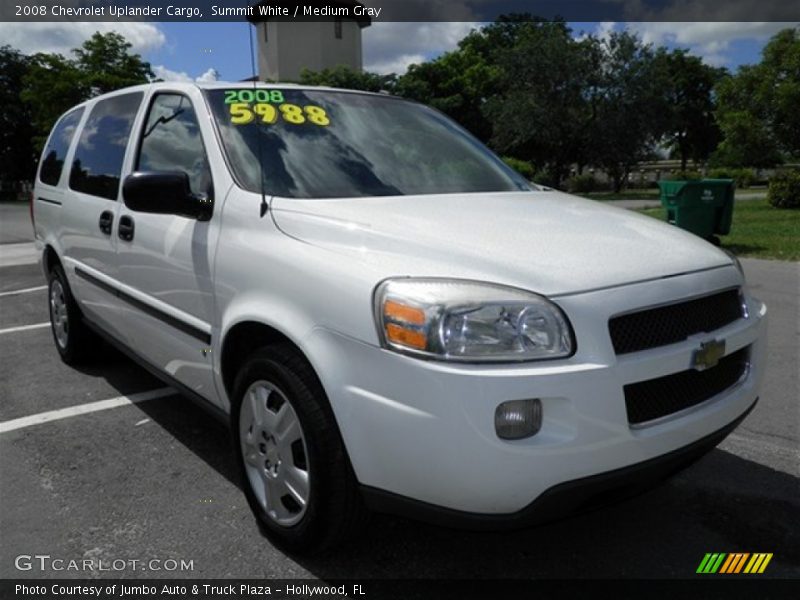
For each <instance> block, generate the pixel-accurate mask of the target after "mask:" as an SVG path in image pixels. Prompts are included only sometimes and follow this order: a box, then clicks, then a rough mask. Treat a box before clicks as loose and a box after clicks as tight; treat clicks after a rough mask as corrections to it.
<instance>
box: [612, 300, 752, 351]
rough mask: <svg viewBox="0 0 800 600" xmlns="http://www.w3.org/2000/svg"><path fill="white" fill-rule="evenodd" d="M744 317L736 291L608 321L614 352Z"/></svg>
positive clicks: (645, 346)
mask: <svg viewBox="0 0 800 600" xmlns="http://www.w3.org/2000/svg"><path fill="white" fill-rule="evenodd" d="M742 316H743V313H742V302H741V300H740V298H739V290H727V291H725V292H720V293H718V294H714V295H712V296H705V297H703V298H697V299H696V300H689V301H687V302H679V303H678V304H670V305H668V306H659V307H657V308H650V309H647V310H643V311H640V312H635V313H630V314H627V315H620V316H619V317H614V318H612V319H611V320H610V321H609V322H608V330H609V332H610V333H611V342H612V344H613V345H614V351H615V352H616V353H617V354H627V353H628V352H639V351H640V350H647V349H648V348H657V347H658V346H666V345H667V344H674V343H675V342H682V341H683V340H685V339H686V338H688V337H689V336H690V335H694V334H696V333H703V332H709V331H714V330H715V329H719V328H720V327H724V326H725V325H727V324H728V323H733V322H734V321H735V320H736V319H740V318H741V317H742Z"/></svg>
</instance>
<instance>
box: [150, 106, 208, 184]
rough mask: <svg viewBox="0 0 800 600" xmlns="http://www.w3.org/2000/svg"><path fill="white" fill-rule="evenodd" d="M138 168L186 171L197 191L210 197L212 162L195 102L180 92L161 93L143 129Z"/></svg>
mask: <svg viewBox="0 0 800 600" xmlns="http://www.w3.org/2000/svg"><path fill="white" fill-rule="evenodd" d="M136 170H137V171H183V172H184V173H186V174H187V175H189V185H190V187H191V190H192V192H193V193H194V194H200V195H203V196H206V197H210V196H211V193H212V187H211V170H210V169H209V166H208V158H207V157H206V150H205V146H203V138H202V136H201V134H200V125H199V124H198V122H197V115H196V114H195V112H194V108H192V103H191V101H190V100H189V98H187V97H186V96H182V95H180V94H158V95H157V96H156V97H155V98H154V99H153V103H152V105H151V106H150V114H149V115H148V117H147V123H146V124H145V127H144V132H143V133H142V141H141V145H140V147H139V159H138V161H137V164H136Z"/></svg>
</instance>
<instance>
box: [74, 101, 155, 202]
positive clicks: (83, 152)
mask: <svg viewBox="0 0 800 600" xmlns="http://www.w3.org/2000/svg"><path fill="white" fill-rule="evenodd" d="M142 96H143V94H142V93H141V92H136V93H134V94H124V95H122V96H114V97H113V98H107V99H106V100H100V101H99V102H98V103H97V104H95V105H94V108H92V112H91V113H89V118H88V119H86V124H85V125H84V126H83V131H82V132H81V138H80V141H79V142H78V147H77V148H76V150H75V158H74V160H73V161H72V171H70V174H69V187H71V188H72V189H73V190H76V191H79V192H85V193H87V194H92V195H93V196H100V197H101V198H108V199H109V200H116V199H117V195H118V194H119V180H120V176H121V174H122V161H123V159H124V158H125V148H126V147H127V145H128V139H129V138H130V134H131V128H132V127H133V120H134V118H136V112H137V111H138V110H139V104H140V103H141V102H142Z"/></svg>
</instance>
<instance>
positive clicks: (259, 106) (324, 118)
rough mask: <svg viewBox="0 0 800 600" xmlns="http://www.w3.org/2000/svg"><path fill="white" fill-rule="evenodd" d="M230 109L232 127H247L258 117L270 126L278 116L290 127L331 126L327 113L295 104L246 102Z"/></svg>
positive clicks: (232, 105)
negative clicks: (308, 125) (290, 125)
mask: <svg viewBox="0 0 800 600" xmlns="http://www.w3.org/2000/svg"><path fill="white" fill-rule="evenodd" d="M228 106H229V107H230V115H231V123H232V124H233V125H248V124H249V123H252V122H253V121H255V120H256V117H259V118H260V119H259V120H260V122H261V123H266V124H269V125H272V124H274V123H277V121H278V116H280V117H282V118H283V121H284V122H286V123H289V124H292V125H302V124H303V123H312V124H314V125H318V126H320V127H327V126H328V125H330V124H331V120H330V118H329V117H328V113H327V112H325V109H324V108H321V107H319V106H313V105H309V106H303V107H300V106H298V105H297V104H288V103H287V104H279V105H277V107H276V105H275V104H265V103H261V102H258V103H256V104H249V103H246V102H234V103H232V104H229V105H228Z"/></svg>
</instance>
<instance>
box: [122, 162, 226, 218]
mask: <svg viewBox="0 0 800 600" xmlns="http://www.w3.org/2000/svg"><path fill="white" fill-rule="evenodd" d="M122 198H123V200H124V201H125V206H127V207H128V208H130V209H131V210H133V211H136V212H145V213H156V214H160V215H178V216H181V217H189V218H191V219H197V220H198V221H208V220H209V219H210V218H211V213H212V211H213V207H214V202H213V200H212V199H211V198H206V197H203V196H197V195H195V194H192V190H191V188H190V187H189V176H188V175H187V174H186V173H184V172H183V171H136V172H135V173H131V174H130V175H128V176H127V177H126V178H125V181H124V182H123V184H122Z"/></svg>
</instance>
